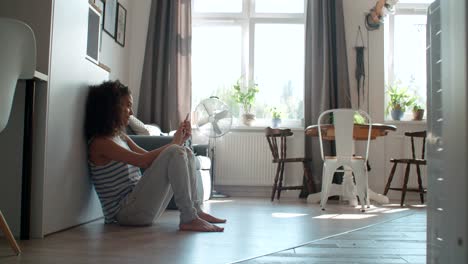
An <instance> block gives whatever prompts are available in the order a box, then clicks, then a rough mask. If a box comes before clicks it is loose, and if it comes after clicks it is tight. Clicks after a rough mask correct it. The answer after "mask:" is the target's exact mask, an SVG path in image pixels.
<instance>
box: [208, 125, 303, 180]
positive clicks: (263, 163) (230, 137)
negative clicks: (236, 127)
mask: <svg viewBox="0 0 468 264" xmlns="http://www.w3.org/2000/svg"><path fill="white" fill-rule="evenodd" d="M212 144H214V155H215V157H214V158H215V163H214V165H215V174H214V181H215V184H216V185H231V186H271V185H272V184H273V181H274V177H275V173H276V166H277V164H274V163H272V159H273V157H272V155H271V151H270V148H269V147H268V142H267V140H266V137H265V134H264V132H263V130H261V131H259V132H245V131H242V132H231V133H228V134H226V135H224V136H223V137H221V138H218V139H216V141H215V143H212ZM287 155H288V157H303V156H304V132H302V131H298V132H295V134H294V135H293V136H292V137H289V138H288V141H287ZM302 175H303V169H302V163H300V162H295V163H290V164H286V166H285V171H284V177H285V183H286V184H288V185H300V184H302Z"/></svg>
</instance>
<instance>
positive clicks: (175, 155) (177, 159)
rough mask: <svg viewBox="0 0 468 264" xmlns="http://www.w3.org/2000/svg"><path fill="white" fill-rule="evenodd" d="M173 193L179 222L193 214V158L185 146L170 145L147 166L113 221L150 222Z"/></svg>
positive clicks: (195, 209)
mask: <svg viewBox="0 0 468 264" xmlns="http://www.w3.org/2000/svg"><path fill="white" fill-rule="evenodd" d="M172 194H174V199H175V203H176V205H177V207H178V208H179V211H180V223H187V222H190V221H192V220H193V219H195V217H197V212H198V211H199V210H201V209H200V204H201V200H200V199H199V198H198V196H197V179H196V173H195V160H194V155H193V153H192V151H191V150H190V149H188V148H185V147H182V146H177V145H172V146H170V147H168V148H166V149H165V150H164V151H163V152H162V153H160V154H159V156H158V157H157V158H156V159H155V160H154V161H153V163H152V164H151V166H150V167H149V168H147V169H146V170H145V172H144V174H143V176H142V177H141V179H140V181H139V182H138V184H137V185H136V186H135V188H134V189H133V191H132V192H131V193H130V194H129V195H127V197H126V198H125V199H124V200H123V201H122V202H121V204H120V210H119V212H118V214H117V222H118V223H119V224H121V225H137V226H141V225H151V224H152V223H153V222H154V221H155V220H156V219H157V218H158V217H159V216H161V214H162V213H163V212H164V210H165V209H166V207H167V205H168V203H169V201H170V200H171V198H172Z"/></svg>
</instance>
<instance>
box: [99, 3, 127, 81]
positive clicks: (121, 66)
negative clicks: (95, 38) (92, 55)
mask: <svg viewBox="0 0 468 264" xmlns="http://www.w3.org/2000/svg"><path fill="white" fill-rule="evenodd" d="M119 3H120V4H121V5H122V6H123V7H124V8H125V9H127V25H126V27H125V28H126V35H125V46H124V47H122V46H121V45H120V44H118V43H117V42H116V41H115V40H114V39H113V38H112V37H111V36H110V35H109V34H107V33H106V32H104V31H103V32H102V49H101V53H100V55H99V56H100V58H99V60H100V61H101V62H102V63H104V64H105V65H107V66H109V67H110V68H111V72H110V74H109V79H110V80H116V79H119V80H120V81H121V82H122V83H123V84H126V85H128V84H129V69H130V66H131V64H130V63H129V55H130V43H131V42H132V38H131V37H130V33H129V31H130V30H129V29H130V27H131V24H130V23H131V19H130V17H131V15H130V14H131V9H132V6H130V5H129V3H128V1H127V0H119ZM132 4H133V3H132Z"/></svg>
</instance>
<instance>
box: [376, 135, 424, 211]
mask: <svg viewBox="0 0 468 264" xmlns="http://www.w3.org/2000/svg"><path fill="white" fill-rule="evenodd" d="M405 136H408V137H411V152H412V158H411V159H391V160H390V162H391V163H393V167H392V170H391V172H390V176H389V177H388V181H387V185H386V186H385V191H384V195H387V193H388V191H389V190H397V191H401V203H400V205H401V206H403V204H404V202H405V196H406V192H407V191H408V192H418V193H419V196H420V198H421V203H422V204H423V203H424V194H425V193H426V192H427V190H426V189H425V188H423V186H422V178H421V168H420V166H422V165H426V160H425V159H424V152H425V145H426V131H418V132H406V133H405ZM414 138H422V152H421V158H416V154H415V149H414ZM398 164H406V171H405V178H404V180H403V186H402V188H391V187H390V186H391V183H392V180H393V176H394V174H395V170H396V167H397V165H398ZM411 165H416V173H417V175H418V185H419V188H408V179H409V174H410V168H411Z"/></svg>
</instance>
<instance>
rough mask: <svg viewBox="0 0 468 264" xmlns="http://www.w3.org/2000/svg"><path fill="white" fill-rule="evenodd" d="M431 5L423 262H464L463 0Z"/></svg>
mask: <svg viewBox="0 0 468 264" xmlns="http://www.w3.org/2000/svg"><path fill="white" fill-rule="evenodd" d="M439 3H440V8H439V9H438V7H437V5H438V4H439ZM431 9H432V12H433V13H432V14H430V15H429V18H428V23H431V22H432V23H433V24H432V25H431V29H433V32H432V33H429V35H428V40H429V39H430V40H431V45H430V49H429V52H428V55H429V56H428V66H429V67H428V71H429V74H428V76H429V78H430V80H428V84H429V85H428V110H429V111H428V114H429V113H430V114H429V116H428V130H429V136H428V149H427V151H428V153H427V154H428V172H429V179H428V182H429V186H428V203H429V206H428V230H427V234H428V237H427V243H428V248H427V249H428V252H427V253H428V254H427V263H434V264H435V263H444V264H459V263H468V250H467V249H468V247H467V246H466V245H467V243H468V241H467V237H468V236H467V225H468V216H467V211H468V210H467V206H468V203H467V201H468V196H467V191H468V181H467V178H468V160H467V152H468V142H467V136H468V130H467V126H468V121H467V116H468V111H467V109H468V107H467V105H468V102H467V100H468V93H467V77H466V76H467V65H466V64H467V52H466V49H467V45H466V44H467V34H466V32H467V19H466V10H467V5H466V1H465V0H449V1H446V0H442V1H440V0H439V1H436V2H435V3H434V4H433V5H432V6H431ZM430 12H431V11H430ZM438 18H439V21H440V22H441V24H440V25H441V26H440V27H439V28H438V26H437V19H438ZM438 52H440V53H438ZM439 54H440V55H439ZM429 98H430V99H429ZM429 100H430V102H429Z"/></svg>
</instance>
